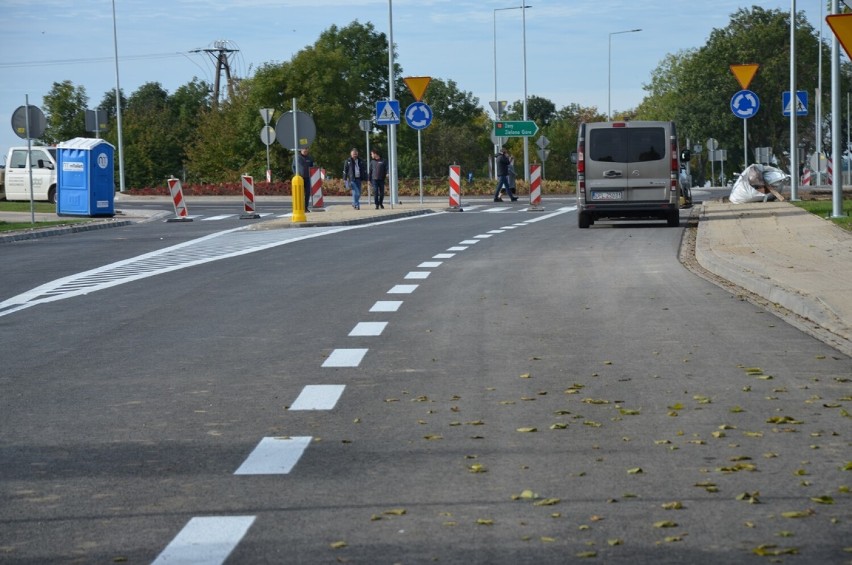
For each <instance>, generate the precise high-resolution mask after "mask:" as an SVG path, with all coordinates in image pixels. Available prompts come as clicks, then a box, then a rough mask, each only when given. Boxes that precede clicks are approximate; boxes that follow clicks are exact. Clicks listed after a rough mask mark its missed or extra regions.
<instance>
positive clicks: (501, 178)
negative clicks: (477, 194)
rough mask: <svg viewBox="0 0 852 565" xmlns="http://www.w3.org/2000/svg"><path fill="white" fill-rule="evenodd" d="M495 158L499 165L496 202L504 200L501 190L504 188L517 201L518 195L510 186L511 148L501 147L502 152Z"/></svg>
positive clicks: (495, 193) (497, 165)
mask: <svg viewBox="0 0 852 565" xmlns="http://www.w3.org/2000/svg"><path fill="white" fill-rule="evenodd" d="M495 160H496V163H495V165H496V167H497V190H495V191H494V202H503V199H502V198H500V190H501V189H504V188H505V189H506V194H508V195H509V198H511V199H512V202H515V201H516V200H517V199H518V197H517V196H515V195H514V194H513V193H512V189H511V187H510V186H509V164H510V163H511V160H510V159H509V150H508V149H506V148H505V147H503V148H502V149H500V154H499V155H497V158H496V159H495Z"/></svg>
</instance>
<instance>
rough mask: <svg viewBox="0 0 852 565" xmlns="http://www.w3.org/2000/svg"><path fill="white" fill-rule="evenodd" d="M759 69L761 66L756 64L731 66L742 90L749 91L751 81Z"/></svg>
mask: <svg viewBox="0 0 852 565" xmlns="http://www.w3.org/2000/svg"><path fill="white" fill-rule="evenodd" d="M758 68H760V65H756V64H749V65H731V72H732V73H734V76H735V77H736V78H737V82H738V83H740V86H741V87H742V89H743V90H748V85H750V84H751V79H753V78H754V75H755V74H757V69H758Z"/></svg>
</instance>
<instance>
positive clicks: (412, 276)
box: [405, 271, 432, 280]
mask: <svg viewBox="0 0 852 565" xmlns="http://www.w3.org/2000/svg"><path fill="white" fill-rule="evenodd" d="M431 274H432V273H431V271H411V272H410V273H408V274H406V275H405V278H406V280H424V279H428V278H429V275H431Z"/></svg>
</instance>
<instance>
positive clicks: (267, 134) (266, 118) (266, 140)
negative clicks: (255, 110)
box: [260, 108, 275, 182]
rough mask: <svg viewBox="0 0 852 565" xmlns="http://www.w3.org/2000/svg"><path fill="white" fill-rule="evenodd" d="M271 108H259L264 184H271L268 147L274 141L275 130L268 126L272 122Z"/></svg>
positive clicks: (273, 111) (272, 110)
mask: <svg viewBox="0 0 852 565" xmlns="http://www.w3.org/2000/svg"><path fill="white" fill-rule="evenodd" d="M274 113H275V110H274V109H273V108H261V109H260V117H261V118H263V124H264V126H263V129H262V130H260V140H261V141H262V142H263V144H264V145H266V182H272V168H271V167H270V165H269V146H270V145H272V142H273V141H275V128H272V127H270V126H269V122H270V120H272V114H274Z"/></svg>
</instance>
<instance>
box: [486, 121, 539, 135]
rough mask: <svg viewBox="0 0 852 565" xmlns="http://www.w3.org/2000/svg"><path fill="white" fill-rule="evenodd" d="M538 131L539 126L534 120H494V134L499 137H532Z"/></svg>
mask: <svg viewBox="0 0 852 565" xmlns="http://www.w3.org/2000/svg"><path fill="white" fill-rule="evenodd" d="M536 133H538V126H537V125H536V123H535V122H533V121H531V120H530V121H525V122H504V121H499V122H494V135H496V136H497V137H531V136H533V135H535V134H536Z"/></svg>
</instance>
